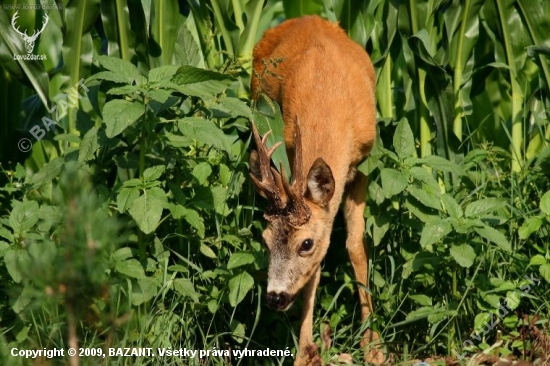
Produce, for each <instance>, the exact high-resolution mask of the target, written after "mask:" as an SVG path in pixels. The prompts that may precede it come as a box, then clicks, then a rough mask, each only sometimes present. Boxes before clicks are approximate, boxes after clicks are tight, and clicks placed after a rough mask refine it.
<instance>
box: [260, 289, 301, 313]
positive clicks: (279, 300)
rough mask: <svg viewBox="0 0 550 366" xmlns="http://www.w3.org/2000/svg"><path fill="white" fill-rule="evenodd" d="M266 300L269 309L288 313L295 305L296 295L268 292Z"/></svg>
mask: <svg viewBox="0 0 550 366" xmlns="http://www.w3.org/2000/svg"><path fill="white" fill-rule="evenodd" d="M265 298H266V302H267V305H268V306H269V307H271V308H273V309H276V310H279V311H287V310H288V309H289V308H290V307H291V306H292V304H293V303H294V300H296V294H294V295H291V294H287V293H286V292H280V293H277V292H268V293H267V295H266V296H265Z"/></svg>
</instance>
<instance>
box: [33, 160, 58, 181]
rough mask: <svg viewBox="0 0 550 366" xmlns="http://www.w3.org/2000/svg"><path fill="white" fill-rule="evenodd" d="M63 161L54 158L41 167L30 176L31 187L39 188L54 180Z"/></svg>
mask: <svg viewBox="0 0 550 366" xmlns="http://www.w3.org/2000/svg"><path fill="white" fill-rule="evenodd" d="M64 164H65V161H64V160H63V158H55V159H53V160H52V161H50V162H49V163H47V164H45V165H44V166H42V168H41V169H40V170H39V171H38V173H36V174H35V175H33V176H32V178H31V183H32V184H33V185H36V186H39V185H42V184H45V183H50V182H51V181H52V180H53V179H54V178H57V176H58V175H59V173H61V169H62V168H63V165H64Z"/></svg>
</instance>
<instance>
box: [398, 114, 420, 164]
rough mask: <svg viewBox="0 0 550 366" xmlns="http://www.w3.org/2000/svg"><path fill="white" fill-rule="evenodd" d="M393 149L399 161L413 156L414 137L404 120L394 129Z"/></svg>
mask: <svg viewBox="0 0 550 366" xmlns="http://www.w3.org/2000/svg"><path fill="white" fill-rule="evenodd" d="M393 147H394V148H395V152H396V153H397V155H398V156H399V159H400V160H404V159H405V158H408V157H410V156H413V155H414V151H415V145H414V136H413V133H412V130H411V126H410V125H409V122H408V121H407V119H406V118H404V119H402V120H401V121H400V122H399V124H398V125H397V128H396V129H395V134H394V135H393Z"/></svg>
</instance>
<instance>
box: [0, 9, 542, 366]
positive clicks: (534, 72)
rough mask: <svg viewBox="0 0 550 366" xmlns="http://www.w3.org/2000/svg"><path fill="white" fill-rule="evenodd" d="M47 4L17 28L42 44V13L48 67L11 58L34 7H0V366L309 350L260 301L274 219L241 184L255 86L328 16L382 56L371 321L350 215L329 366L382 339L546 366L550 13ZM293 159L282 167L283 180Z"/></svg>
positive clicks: (329, 288) (320, 310)
mask: <svg viewBox="0 0 550 366" xmlns="http://www.w3.org/2000/svg"><path fill="white" fill-rule="evenodd" d="M41 3H42V5H45V6H46V7H44V8H43V9H36V10H34V9H24V8H20V10H19V15H20V17H19V19H18V25H19V26H20V28H21V30H23V29H29V33H30V32H31V30H32V29H40V28H41V25H42V21H43V14H44V12H46V13H47V14H48V16H49V23H48V25H47V27H46V28H45V30H44V32H43V33H42V34H41V35H40V37H39V38H38V40H37V42H36V46H35V50H34V53H35V54H37V55H46V59H44V60H41V61H23V60H15V59H14V57H13V55H14V54H17V55H20V54H26V50H25V48H24V44H23V42H22V39H21V37H20V36H19V35H18V34H17V33H16V32H15V31H14V29H13V28H12V26H11V24H10V23H11V19H12V17H13V14H14V13H15V10H16V9H15V7H14V6H12V5H19V6H21V5H25V4H35V2H34V1H30V0H29V1H4V2H3V4H2V7H0V26H1V29H2V31H1V32H0V66H1V67H2V69H1V73H0V116H1V120H2V121H3V122H2V124H1V127H0V128H1V129H2V130H1V133H0V162H1V164H2V165H1V169H2V175H1V176H0V204H1V208H0V258H1V260H2V261H1V262H0V283H1V287H0V288H1V291H0V294H1V296H0V360H2V362H1V363H2V364H9V365H19V364H28V363H29V361H28V360H25V359H23V358H14V357H11V356H10V350H11V349H12V348H14V347H16V348H19V349H44V348H47V349H52V348H55V347H57V348H67V347H89V348H93V349H95V350H96V351H94V352H96V353H94V355H95V356H94V355H91V356H87V357H81V358H78V359H76V358H71V359H69V358H68V357H67V358H58V359H55V360H53V361H52V362H57V363H60V364H64V363H72V364H73V365H74V364H76V363H75V362H77V361H79V362H80V363H82V364H93V365H96V364H105V365H106V364H109V365H111V364H137V365H141V364H166V363H170V364H184V365H187V364H201V362H200V361H199V360H197V359H193V360H187V359H182V358H177V357H176V358H169V359H162V358H158V357H157V358H151V357H134V358H124V357H119V356H113V357H106V358H103V357H101V356H98V355H99V354H100V353H99V352H102V353H103V354H105V353H106V352H107V349H108V348H109V347H151V348H154V349H155V350H156V348H157V347H161V348H162V347H165V348H167V347H172V349H179V348H187V349H194V350H200V349H210V350H212V349H214V348H216V350H236V349H237V350H238V349H245V348H248V349H258V350H263V349H266V348H268V347H269V348H270V349H281V350H283V349H285V348H286V347H290V349H291V350H292V351H293V352H294V351H295V347H296V344H297V331H298V326H299V320H300V306H299V304H298V306H295V307H293V308H292V309H291V310H290V311H289V312H288V313H277V312H274V311H272V310H270V309H268V308H267V307H265V305H264V304H263V296H262V295H263V291H264V290H265V277H266V269H267V256H266V253H265V251H264V250H263V248H262V246H261V244H260V243H259V241H258V239H259V237H260V236H259V233H260V232H261V229H262V225H263V221H262V215H261V210H262V208H263V206H264V205H265V202H263V200H258V201H256V196H255V195H254V192H253V190H252V187H251V185H250V183H249V181H248V179H247V164H246V162H247V160H248V155H247V154H248V153H247V151H248V148H249V145H250V129H249V123H250V120H251V119H254V120H255V121H256V122H257V123H258V125H259V126H260V131H261V132H265V131H267V130H269V129H272V130H273V131H274V134H273V137H272V139H273V140H272V141H276V140H277V139H281V138H282V137H281V136H282V123H281V117H280V114H279V112H278V110H277V107H276V106H274V105H273V104H272V103H269V102H266V101H262V102H260V103H258V104H257V105H256V106H254V108H250V107H249V103H248V99H249V88H248V85H249V80H250V73H251V70H250V68H251V55H252V49H253V46H254V44H255V43H256V42H257V41H258V39H259V38H260V37H261V35H262V33H263V31H265V30H266V29H268V28H269V27H271V26H274V25H276V24H278V23H280V22H281V21H283V20H284V19H285V18H289V17H295V16H301V15H303V14H314V13H315V14H320V15H322V16H323V17H325V18H327V19H330V20H333V21H339V22H340V24H341V26H342V27H343V28H344V29H346V31H347V32H348V34H349V35H350V37H351V38H352V39H353V40H355V41H356V42H358V43H359V44H361V45H364V46H365V47H366V50H367V51H368V52H369V53H370V55H371V58H372V60H373V62H374V64H375V68H376V71H377V90H376V94H377V99H378V115H379V124H378V126H379V139H378V141H377V144H376V146H375V149H374V150H373V152H372V154H371V156H370V157H369V158H368V159H367V160H366V161H365V162H364V163H363V164H361V166H360V167H359V169H360V170H361V171H363V172H364V173H366V174H368V175H369V182H370V183H369V188H368V190H369V195H368V205H367V210H366V212H365V219H366V221H367V228H368V230H367V233H366V235H367V241H368V243H369V252H370V265H371V271H370V277H371V278H370V283H371V288H370V289H371V292H372V294H373V298H374V303H375V316H374V317H373V318H372V319H371V320H370V321H369V322H368V323H367V324H359V322H358V319H359V318H360V316H359V314H360V312H359V308H358V304H357V301H356V298H355V293H354V286H355V283H354V280H353V275H352V271H351V268H350V265H349V264H348V263H347V258H346V253H345V251H344V250H342V249H343V244H342V243H343V240H344V237H345V230H344V224H343V222H342V220H341V219H340V218H338V219H337V221H336V224H335V228H334V235H333V245H332V247H331V249H330V252H329V255H328V256H327V259H326V261H325V263H324V266H323V272H322V280H321V286H320V288H319V291H318V296H317V302H318V305H317V307H316V312H315V327H314V331H315V335H314V337H315V340H316V341H317V342H318V343H319V344H320V345H321V346H322V347H321V354H322V357H323V359H324V360H325V361H326V362H330V360H333V359H334V357H337V355H338V354H341V353H349V354H351V355H352V356H353V358H354V360H356V362H358V363H360V360H361V350H360V347H359V342H360V335H361V334H362V330H364V329H365V328H366V327H367V326H372V327H374V328H375V329H377V330H378V331H379V332H380V333H381V335H382V337H383V339H384V347H385V351H386V352H387V353H388V354H390V353H391V354H392V356H391V357H392V360H393V361H394V363H400V362H406V361H407V360H410V359H414V358H417V359H418V358H423V357H426V356H428V355H432V356H434V355H441V356H445V355H449V356H452V357H456V356H457V355H461V354H465V355H473V354H475V353H477V352H480V351H481V350H486V349H489V351H491V352H498V353H499V354H500V355H508V354H511V355H513V356H515V357H521V358H524V359H528V360H531V361H533V360H535V359H541V360H544V359H545V357H548V354H550V351H548V350H547V349H546V350H544V349H542V348H541V347H540V345H539V344H540V339H542V338H540V337H543V336H544V335H545V334H546V336H547V337H548V333H549V332H548V329H549V326H548V319H549V314H550V301H549V300H548V299H549V298H550V285H549V283H550V245H549V243H550V231H549V229H550V180H549V176H550V173H549V172H550V146H549V141H550V128H549V122H548V113H549V108H550V99H549V97H550V93H549V92H550V89H549V81H550V63H549V60H548V55H549V54H550V2H548V1H546V0H485V1H483V0H462V1H460V0H418V1H416V0H410V1H393V0H392V1H390V0H387V1H386V0H370V1H356V2H352V1H347V0H333V1H330V0H315V1H305V0H299V1H294V0H292V1H290V0H289V1H286V0H285V1H275V0H267V1H264V0H231V1H230V0H208V1H196V0H195V1H183V0H182V1H174V0H165V1H155V0H141V1H140V0H116V1H109V0H88V1H84V0H82V1H77V0H72V1H67V0H63V1H56V2H53V1H43V2H41ZM54 5H56V6H54ZM80 80H84V81H83V84H80V85H79V81H80ZM327 92H330V91H327ZM50 124H51V125H50ZM54 125H55V126H54ZM46 129H49V131H46ZM42 130H43V132H44V136H42V133H40V134H37V133H38V131H42ZM32 131H33V132H34V134H33V133H31V132H32ZM46 132H47V133H46ZM37 136H40V137H37ZM21 138H28V139H29V140H31V142H32V144H33V146H32V150H31V151H29V152H26V153H25V152H22V151H20V149H18V141H19V140H20V139H21ZM285 159H286V157H285V154H284V152H283V150H282V149H280V151H278V155H276V156H275V157H274V160H275V162H276V166H279V165H278V163H279V162H280V161H282V162H285V163H286V160H285ZM503 304H506V306H507V308H508V309H509V311H506V314H504V315H502V316H501V317H499V318H498V319H499V322H498V324H497V326H496V327H490V326H489V324H491V321H490V318H491V314H503V312H502V311H500V312H499V308H501V307H502V305H503ZM492 316H493V319H494V316H495V315H492ZM329 328H330V330H331V340H332V341H331V343H330V344H327V343H326V342H325V343H322V344H321V335H322V334H326V331H327V329H329ZM540 334H542V336H541V335H540ZM537 337H539V338H537ZM468 340H472V341H471V342H469V343H468ZM495 342H497V343H496V346H494V347H490V346H491V345H494V344H495ZM498 342H500V343H498ZM537 342H538V343H537ZM489 351H488V352H489ZM222 353H223V352H222ZM466 360H467V359H464V360H462V362H463V363H466V362H468V361H466ZM203 363H204V361H203ZM206 363H208V364H258V363H261V364H290V363H292V360H291V358H289V357H286V358H285V357H264V358H262V359H252V358H242V359H236V358H234V357H232V358H228V357H220V356H213V357H209V358H208V360H207V361H206Z"/></svg>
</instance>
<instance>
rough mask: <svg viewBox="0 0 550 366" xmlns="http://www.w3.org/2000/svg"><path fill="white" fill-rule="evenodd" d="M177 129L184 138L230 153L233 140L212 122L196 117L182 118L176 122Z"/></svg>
mask: <svg viewBox="0 0 550 366" xmlns="http://www.w3.org/2000/svg"><path fill="white" fill-rule="evenodd" d="M178 128H179V130H180V131H181V133H182V134H183V135H184V136H186V137H189V138H191V139H193V140H197V141H198V142H200V143H203V144H207V145H212V146H214V147H215V148H218V149H220V150H223V151H225V152H227V153H231V144H232V143H233V141H235V138H234V137H230V136H228V135H226V134H224V133H223V131H222V130H221V129H220V128H219V127H218V126H216V125H215V124H214V123H213V122H212V121H209V120H206V119H202V118H197V117H188V118H183V119H180V120H179V121H178Z"/></svg>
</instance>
